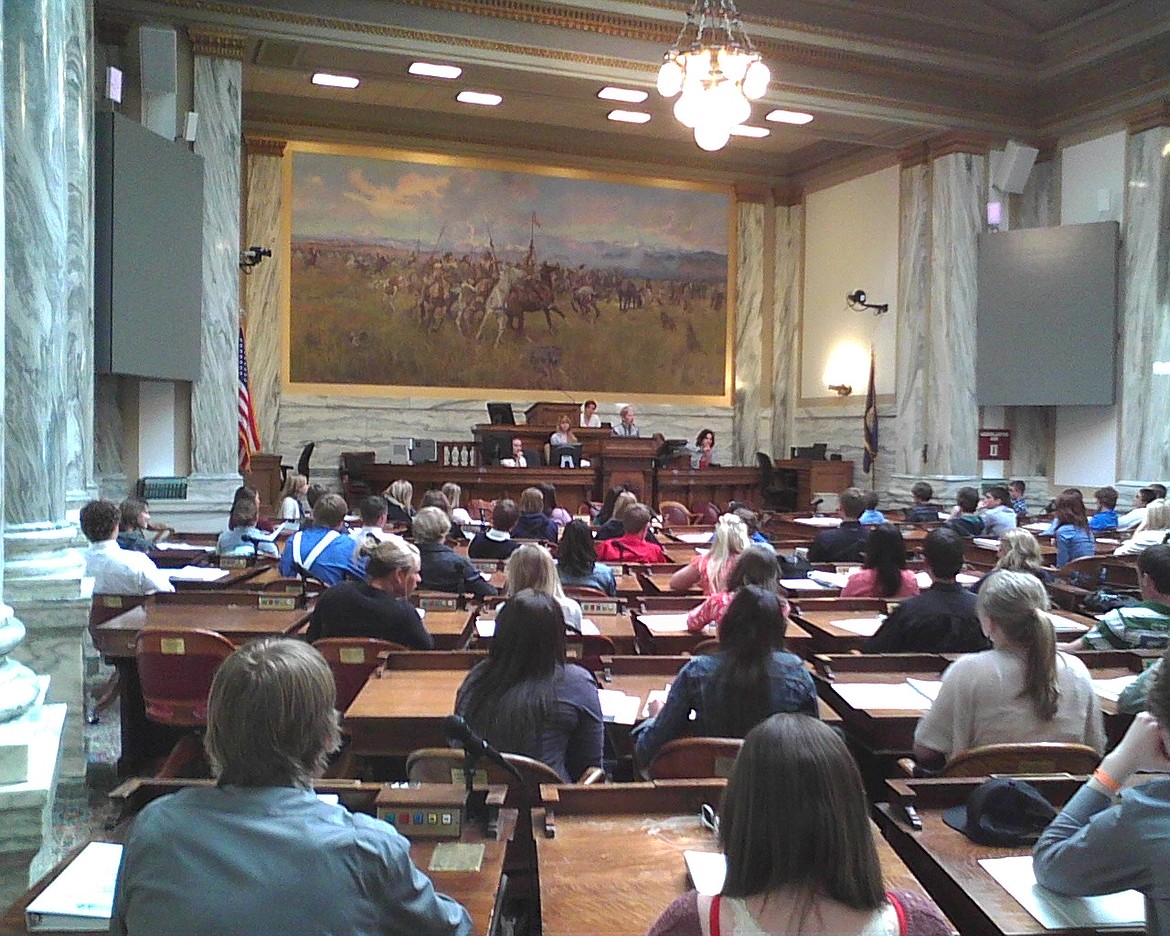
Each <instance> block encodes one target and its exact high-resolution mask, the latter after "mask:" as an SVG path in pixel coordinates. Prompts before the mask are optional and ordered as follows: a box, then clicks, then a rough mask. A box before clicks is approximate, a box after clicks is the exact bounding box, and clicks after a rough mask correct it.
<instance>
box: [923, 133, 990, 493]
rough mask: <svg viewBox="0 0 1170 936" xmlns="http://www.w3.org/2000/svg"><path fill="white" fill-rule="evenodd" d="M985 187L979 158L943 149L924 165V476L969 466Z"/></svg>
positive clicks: (962, 471)
mask: <svg viewBox="0 0 1170 936" xmlns="http://www.w3.org/2000/svg"><path fill="white" fill-rule="evenodd" d="M986 192H987V157H986V156H982V155H977V154H973V153H950V154H948V155H945V156H940V157H939V158H937V159H935V160H934V161H933V162H932V164H931V208H930V224H931V233H930V244H931V250H930V327H929V331H928V334H927V344H926V395H927V400H929V404H928V413H927V420H926V423H925V426H924V438H925V444H926V445H927V446H928V448H927V461H926V467H927V468H928V470H929V471H930V472H931V473H932V474H939V475H973V474H976V471H977V458H976V456H977V445H976V444H977V437H978V426H979V422H978V409H977V408H976V406H975V305H976V284H975V278H976V277H975V274H976V261H977V257H978V236H979V232H980V231H982V230H983V215H984V203H985V201H986Z"/></svg>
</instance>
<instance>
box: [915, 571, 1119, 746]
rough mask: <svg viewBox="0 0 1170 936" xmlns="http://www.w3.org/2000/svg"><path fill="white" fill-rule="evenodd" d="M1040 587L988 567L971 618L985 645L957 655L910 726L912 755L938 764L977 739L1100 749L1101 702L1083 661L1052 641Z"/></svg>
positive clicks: (1031, 579) (1033, 579)
mask: <svg viewBox="0 0 1170 936" xmlns="http://www.w3.org/2000/svg"><path fill="white" fill-rule="evenodd" d="M1048 607H1049V602H1048V592H1047V591H1046V590H1045V589H1044V586H1043V585H1042V584H1041V583H1040V580H1039V579H1037V578H1036V577H1035V576H1034V575H1029V574H1028V573H1026V572H1007V571H1001V572H992V573H991V575H989V576H988V577H987V583H986V584H985V585H984V586H983V588H982V589H981V590H980V592H979V603H978V612H979V622H980V624H981V625H982V627H983V633H984V634H986V635H987V637H988V639H989V640H990V641H991V645H992V649H991V650H986V651H984V652H983V653H970V654H967V655H965V656H962V657H960V658H959V659H957V660H956V661H955V662H954V663H952V664H951V665H950V666H949V667H947V669H946V671H945V672H944V673H943V675H942V689H941V690H940V691H939V694H938V698H937V699H936V700H935V702H934V704H933V705H932V706H931V708H930V711H929V712H927V713H926V714H925V715H923V716H922V719H921V721H919V722H918V728H917V729H916V730H915V732H914V757H915V759H916V760H917V761H918V763H919V764H920V765H922V766H923V767H926V768H941V767H942V766H943V764H944V763H945V762H946V761H947V760H949V759H950V758H951V757H953V756H954V755H956V754H960V753H962V752H963V751H966V750H968V749H969V748H973V747H982V746H983V745H985V744H1005V743H1008V742H1012V741H1060V742H1064V743H1066V744H1087V745H1089V746H1090V747H1093V748H1096V749H1097V751H1098V752H1101V751H1103V750H1105V726H1104V723H1103V721H1102V718H1101V707H1100V706H1099V705H1098V704H1097V697H1096V696H1095V695H1094V693H1093V680H1092V678H1091V677H1090V676H1089V671H1088V670H1087V669H1086V668H1085V664H1084V663H1082V662H1081V661H1080V660H1078V659H1077V658H1076V657H1075V656H1072V655H1071V654H1068V653H1061V652H1059V651H1057V649H1056V631H1055V630H1054V629H1053V627H1052V620H1051V619H1050V618H1049V617H1048V613H1047V612H1048Z"/></svg>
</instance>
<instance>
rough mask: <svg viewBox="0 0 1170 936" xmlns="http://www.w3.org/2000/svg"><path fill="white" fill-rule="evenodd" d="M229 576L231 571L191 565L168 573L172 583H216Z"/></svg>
mask: <svg viewBox="0 0 1170 936" xmlns="http://www.w3.org/2000/svg"><path fill="white" fill-rule="evenodd" d="M229 574H230V570H229V569H217V568H215V567H214V566H190V565H189V566H183V568H181V569H171V570H170V571H169V572H168V573H167V578H169V579H170V580H171V581H172V582H215V581H218V580H219V579H221V578H224V577H225V576H227V575H229Z"/></svg>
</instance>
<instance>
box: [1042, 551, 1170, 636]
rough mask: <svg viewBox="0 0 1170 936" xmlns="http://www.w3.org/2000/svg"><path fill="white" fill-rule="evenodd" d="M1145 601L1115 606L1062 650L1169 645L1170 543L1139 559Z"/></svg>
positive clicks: (1142, 553)
mask: <svg viewBox="0 0 1170 936" xmlns="http://www.w3.org/2000/svg"><path fill="white" fill-rule="evenodd" d="M1137 568H1138V587H1139V588H1140V589H1141V596H1142V600H1141V601H1140V602H1139V603H1138V604H1136V605H1134V606H1133V607H1132V608H1114V609H1113V610H1112V611H1107V612H1106V613H1105V614H1104V615H1102V616H1101V619H1100V620H1099V621H1098V622H1097V623H1096V624H1094V625H1093V626H1092V627H1091V628H1090V629H1089V630H1088V631H1086V632H1085V633H1084V634H1082V635H1081V636H1080V637H1078V638H1077V639H1076V640H1074V641H1072V642H1071V643H1067V644H1062V645H1061V647H1060V649H1061V650H1071V651H1073V652H1076V651H1078V650H1132V649H1134V648H1140V649H1149V648H1151V647H1152V648H1158V647H1165V646H1166V645H1167V642H1168V641H1170V546H1162V545H1160V546H1150V547H1149V548H1148V549H1145V550H1143V551H1142V552H1141V554H1140V555H1139V556H1138V559H1137Z"/></svg>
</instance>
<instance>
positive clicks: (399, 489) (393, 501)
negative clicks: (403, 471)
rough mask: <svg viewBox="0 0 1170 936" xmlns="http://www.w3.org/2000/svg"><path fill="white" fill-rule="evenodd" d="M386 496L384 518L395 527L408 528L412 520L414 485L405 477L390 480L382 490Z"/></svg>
mask: <svg viewBox="0 0 1170 936" xmlns="http://www.w3.org/2000/svg"><path fill="white" fill-rule="evenodd" d="M382 496H383V497H384V498H386V506H387V511H386V519H387V521H388V522H389V523H390V524H391V525H392V526H396V527H407V528H409V527H410V525H411V523H413V522H414V485H413V484H411V483H410V482H409V481H407V480H406V479H405V478H399V479H398V480H397V481H391V482H390V486H389V487H388V488H386V490H384V491H383V492H382Z"/></svg>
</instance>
